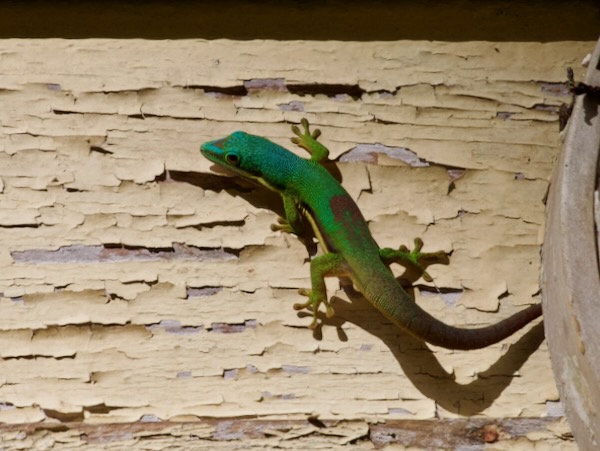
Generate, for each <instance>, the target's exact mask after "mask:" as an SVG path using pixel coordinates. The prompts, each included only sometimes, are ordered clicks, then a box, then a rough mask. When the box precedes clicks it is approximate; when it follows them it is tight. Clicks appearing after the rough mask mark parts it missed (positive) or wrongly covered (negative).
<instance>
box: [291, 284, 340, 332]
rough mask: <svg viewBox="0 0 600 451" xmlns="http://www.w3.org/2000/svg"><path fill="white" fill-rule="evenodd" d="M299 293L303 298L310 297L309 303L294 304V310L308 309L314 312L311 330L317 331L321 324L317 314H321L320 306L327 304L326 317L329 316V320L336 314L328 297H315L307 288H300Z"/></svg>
mask: <svg viewBox="0 0 600 451" xmlns="http://www.w3.org/2000/svg"><path fill="white" fill-rule="evenodd" d="M298 293H300V294H301V295H302V296H308V301H306V302H302V303H297V304H294V310H304V309H308V310H310V311H312V316H313V320H312V322H311V323H310V326H308V327H310V328H311V329H315V328H316V327H317V325H318V324H319V320H318V318H317V313H318V312H319V306H320V305H321V304H325V316H327V318H331V317H333V315H334V314H335V311H334V310H333V307H332V306H331V304H330V303H329V300H328V299H327V297H326V296H325V297H322V296H318V295H315V294H313V291H312V290H308V289H306V288H299V289H298Z"/></svg>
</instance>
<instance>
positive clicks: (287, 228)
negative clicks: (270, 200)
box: [271, 216, 296, 233]
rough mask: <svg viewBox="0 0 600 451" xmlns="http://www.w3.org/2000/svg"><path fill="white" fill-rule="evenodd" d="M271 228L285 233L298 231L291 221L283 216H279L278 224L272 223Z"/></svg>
mask: <svg viewBox="0 0 600 451" xmlns="http://www.w3.org/2000/svg"><path fill="white" fill-rule="evenodd" d="M271 230H272V231H273V232H277V231H281V232H284V233H295V232H296V231H295V230H294V228H293V227H292V225H291V224H290V223H289V221H288V220H287V219H285V218H283V217H281V216H279V217H278V218H277V224H271Z"/></svg>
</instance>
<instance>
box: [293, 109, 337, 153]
mask: <svg viewBox="0 0 600 451" xmlns="http://www.w3.org/2000/svg"><path fill="white" fill-rule="evenodd" d="M300 124H301V125H302V128H303V129H304V131H300V129H299V128H298V126H297V125H292V132H294V135H296V136H297V138H292V142H293V143H294V144H296V145H297V146H299V147H302V148H303V149H304V150H306V151H307V152H308V153H309V154H310V159H311V160H313V161H319V162H320V161H323V160H327V157H329V150H328V149H327V147H325V146H324V145H323V144H321V143H320V142H319V141H317V140H318V138H319V136H321V130H319V129H318V128H317V129H315V130H313V131H312V132H311V131H310V125H309V123H308V120H307V119H306V118H302V120H301V121H300Z"/></svg>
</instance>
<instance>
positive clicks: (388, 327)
mask: <svg viewBox="0 0 600 451" xmlns="http://www.w3.org/2000/svg"><path fill="white" fill-rule="evenodd" d="M173 175H174V176H173V177H172V178H174V179H176V180H178V181H183V182H187V183H191V184H193V185H196V186H200V187H202V188H204V189H212V190H215V191H220V190H222V189H225V190H227V191H228V192H229V193H230V194H231V195H233V196H240V197H242V198H243V199H244V200H245V201H247V202H249V203H250V204H252V205H254V206H255V207H257V208H265V209H268V210H271V211H274V212H275V213H277V214H279V215H280V216H283V215H284V212H283V207H282V203H281V197H280V195H279V194H277V193H273V192H270V191H267V190H264V189H263V188H259V189H256V185H254V184H253V183H250V182H246V181H240V180H239V179H237V178H236V179H231V178H230V179H223V178H222V177H217V176H210V177H207V176H206V175H204V174H203V175H202V176H198V177H191V176H190V174H186V173H178V174H173ZM338 176H339V174H338ZM307 230H310V227H307ZM301 241H302V242H303V243H304V244H305V245H306V246H307V251H308V254H309V255H314V253H315V251H316V245H315V243H314V241H312V239H311V235H310V233H309V234H308V236H306V237H301ZM405 276H406V274H405V275H404V276H403V277H405ZM411 279H412V280H411ZM409 282H413V283H414V279H413V278H412V277H409ZM343 287H344V290H345V292H346V294H347V295H348V298H349V299H350V302H346V301H345V300H342V299H340V298H337V297H334V298H332V302H333V303H334V304H333V305H334V307H335V310H336V315H335V317H333V318H330V319H327V318H325V316H324V315H323V314H320V316H319V318H320V320H321V321H322V325H332V326H336V328H337V330H338V334H339V336H340V339H341V340H343V341H347V340H348V338H347V336H346V335H345V333H344V331H343V329H342V327H341V326H342V324H344V323H345V322H346V321H348V322H350V323H352V324H355V325H356V326H358V327H360V328H362V329H364V330H366V331H367V332H369V333H371V334H372V335H374V336H376V337H378V338H379V339H380V340H381V341H382V342H383V343H385V345H386V346H387V347H388V348H389V349H390V351H391V352H392V353H393V355H394V357H395V358H396V360H397V361H398V363H399V364H400V367H401V368H402V370H403V372H404V373H405V374H406V376H407V377H408V378H409V379H410V380H411V382H412V383H413V385H414V386H415V388H417V389H418V390H419V391H420V392H421V393H422V394H423V395H424V396H426V397H427V398H429V399H433V400H435V401H436V402H437V403H438V404H439V405H440V406H441V407H442V408H444V409H445V410H447V411H449V412H452V413H456V414H459V415H465V416H468V415H474V414H477V413H480V412H482V411H483V410H485V409H486V408H488V407H489V406H490V405H492V404H493V402H494V400H496V399H497V398H498V397H499V396H500V394H501V393H502V392H503V391H504V390H505V389H506V387H508V385H509V384H510V383H511V381H512V378H513V377H514V376H513V375H514V374H515V373H516V372H517V371H518V370H519V368H521V367H522V366H523V364H524V363H525V362H526V361H527V359H528V358H529V356H530V355H531V354H533V352H535V350H536V349H538V348H539V346H540V345H541V343H542V342H543V340H544V329H543V323H542V322H540V323H539V324H536V325H535V326H533V327H532V328H531V329H530V330H529V331H528V332H527V333H526V334H525V335H523V336H522V337H521V338H520V339H519V340H518V341H517V342H516V343H513V344H512V345H511V346H510V348H509V349H508V351H507V352H506V353H505V354H504V355H503V356H502V357H500V358H499V359H498V360H497V361H496V362H495V363H494V364H493V365H491V366H490V367H489V368H488V369H487V370H486V371H484V372H482V373H479V375H478V378H477V379H476V380H474V381H473V382H471V383H469V384H459V383H457V382H456V381H455V379H454V376H453V374H451V373H448V372H447V371H446V370H445V369H444V368H443V367H442V365H441V364H440V362H439V361H438V360H437V358H436V357H435V353H434V352H433V351H431V350H430V349H429V348H428V347H427V346H426V344H425V342H424V341H423V340H419V339H417V338H415V337H413V336H412V335H410V334H408V333H406V332H404V331H402V330H401V329H399V328H398V327H397V326H395V325H394V324H392V323H391V322H390V321H389V320H388V319H387V318H385V317H384V316H383V315H382V314H381V313H380V312H379V311H377V309H375V308H374V307H373V306H372V305H371V304H370V303H369V302H368V301H367V300H366V299H365V298H364V297H363V296H362V294H360V293H359V292H357V291H356V290H354V289H353V288H352V284H351V283H346V284H344V283H343ZM407 291H409V294H410V289H409V290H407ZM298 314H299V315H300V316H311V314H310V313H309V312H306V311H301V312H298ZM322 325H321V326H319V327H318V328H317V329H316V330H315V332H314V336H315V338H316V339H319V338H320V333H321V327H322ZM456 352H469V351H456Z"/></svg>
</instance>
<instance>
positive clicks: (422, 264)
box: [379, 238, 449, 282]
mask: <svg viewBox="0 0 600 451" xmlns="http://www.w3.org/2000/svg"><path fill="white" fill-rule="evenodd" d="M414 244H415V247H414V248H413V250H412V251H411V250H409V249H408V248H407V247H406V246H404V245H402V246H400V247H399V248H398V249H392V248H391V247H384V248H382V249H379V257H380V258H381V261H382V262H383V263H384V264H385V265H386V266H390V265H391V264H392V263H398V264H399V265H402V266H404V267H405V268H406V269H407V271H412V272H413V273H415V274H417V275H418V277H417V279H418V278H419V277H423V279H425V280H426V281H427V282H432V281H433V278H432V277H431V276H430V275H429V273H428V272H427V271H426V270H425V268H427V267H428V266H430V265H433V264H436V263H439V264H444V265H447V264H448V262H449V259H448V253H446V252H444V251H437V252H421V249H422V248H423V240H422V239H421V238H415V241H414ZM415 280H416V279H415Z"/></svg>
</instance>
